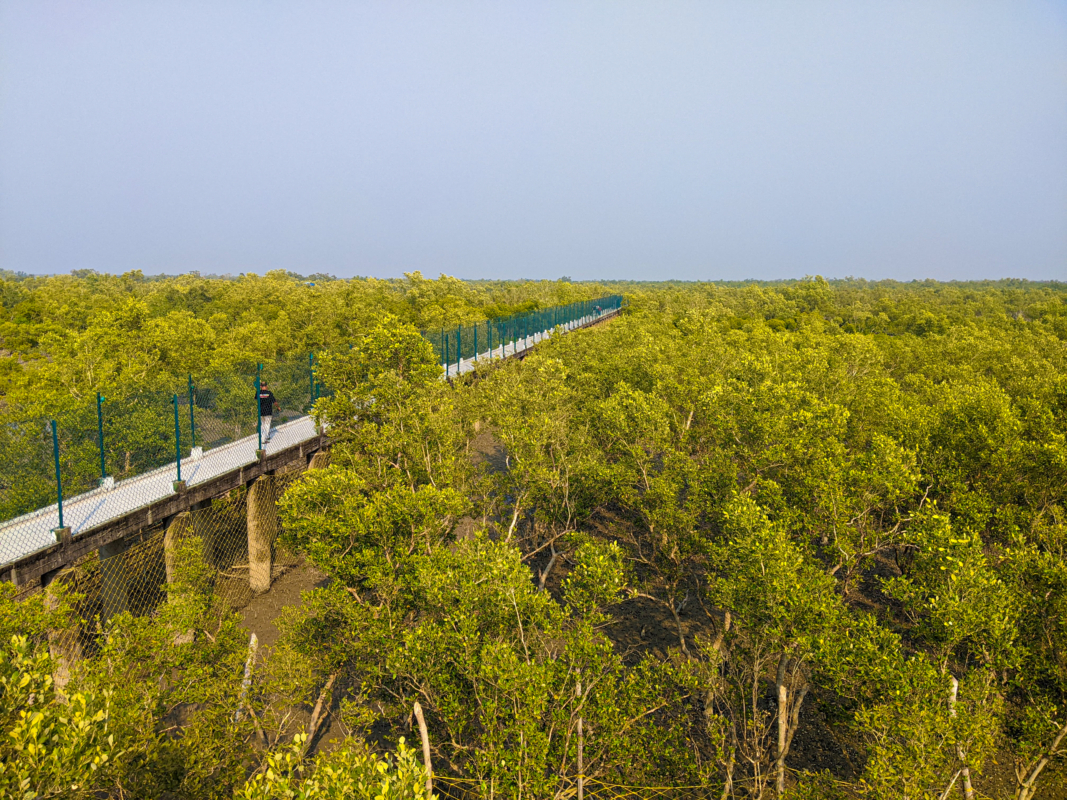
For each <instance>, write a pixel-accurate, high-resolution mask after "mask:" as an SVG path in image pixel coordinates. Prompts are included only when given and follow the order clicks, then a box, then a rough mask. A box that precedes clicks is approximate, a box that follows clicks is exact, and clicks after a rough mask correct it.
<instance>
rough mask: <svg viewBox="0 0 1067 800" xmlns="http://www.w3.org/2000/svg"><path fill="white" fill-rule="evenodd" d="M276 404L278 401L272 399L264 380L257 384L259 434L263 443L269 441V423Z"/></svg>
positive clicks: (272, 396)
mask: <svg viewBox="0 0 1067 800" xmlns="http://www.w3.org/2000/svg"><path fill="white" fill-rule="evenodd" d="M277 405H278V401H277V400H276V399H274V395H273V394H272V393H271V390H270V387H269V386H268V385H267V383H266V381H263V382H261V383H260V384H259V435H260V438H261V439H262V440H263V443H264V444H266V443H267V442H268V441H270V434H271V430H270V423H271V420H272V419H273V417H274V408H275V406H277Z"/></svg>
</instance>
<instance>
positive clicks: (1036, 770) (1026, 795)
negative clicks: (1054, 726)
mask: <svg viewBox="0 0 1067 800" xmlns="http://www.w3.org/2000/svg"><path fill="white" fill-rule="evenodd" d="M1064 737H1067V725H1064V726H1063V727H1062V728H1060V729H1059V731H1058V732H1057V733H1056V738H1055V739H1053V740H1052V744H1050V745H1049V746H1048V749H1046V750H1045V752H1044V753H1042V754H1041V757H1040V758H1038V759H1037V761H1035V762H1034V765H1033V767H1031V769H1030V771H1029V772H1027V773H1026V776H1025V777H1023V774H1022V773H1021V772H1019V771H1016V773H1015V782H1016V788H1015V800H1032V799H1033V796H1034V792H1035V791H1037V779H1038V776H1040V775H1041V772H1042V770H1044V769H1045V767H1046V766H1047V765H1048V762H1049V761H1051V760H1052V757H1053V756H1054V755H1057V754H1059V753H1060V752H1061V751H1060V742H1062V741H1063V739H1064Z"/></svg>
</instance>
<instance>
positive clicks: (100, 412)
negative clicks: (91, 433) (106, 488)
mask: <svg viewBox="0 0 1067 800" xmlns="http://www.w3.org/2000/svg"><path fill="white" fill-rule="evenodd" d="M106 399H107V398H106V397H104V396H103V395H101V394H100V392H97V393H96V443H97V446H98V447H99V448H100V485H101V486H103V485H104V483H105V481H107V466H106V465H105V463H104V401H105V400H106Z"/></svg>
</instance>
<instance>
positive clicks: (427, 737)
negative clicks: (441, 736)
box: [414, 700, 433, 800]
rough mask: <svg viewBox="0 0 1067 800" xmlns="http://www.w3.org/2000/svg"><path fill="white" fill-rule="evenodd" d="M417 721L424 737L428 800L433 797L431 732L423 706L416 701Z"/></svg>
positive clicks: (420, 734) (423, 748) (423, 757)
mask: <svg viewBox="0 0 1067 800" xmlns="http://www.w3.org/2000/svg"><path fill="white" fill-rule="evenodd" d="M414 710H415V719H416V720H418V722H419V736H421V737H422V760H423V763H424V765H425V767H426V800H430V798H431V797H433V763H432V762H431V761H430V732H429V731H428V730H427V729H426V717H424V716H423V715H422V706H421V705H419V701H418V700H416V701H415V709H414Z"/></svg>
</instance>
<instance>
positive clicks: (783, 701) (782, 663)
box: [775, 653, 789, 797]
mask: <svg viewBox="0 0 1067 800" xmlns="http://www.w3.org/2000/svg"><path fill="white" fill-rule="evenodd" d="M788 664H789V656H788V655H786V654H785V653H783V654H782V656H781V658H779V659H778V674H777V676H776V677H775V685H776V686H777V687H778V763H777V769H778V786H777V788H778V797H781V796H782V795H784V794H785V753H786V738H787V736H788V733H789V687H787V686H786V685H785V671H786V667H787V666H788Z"/></svg>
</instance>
